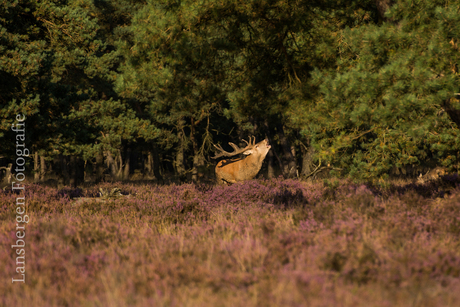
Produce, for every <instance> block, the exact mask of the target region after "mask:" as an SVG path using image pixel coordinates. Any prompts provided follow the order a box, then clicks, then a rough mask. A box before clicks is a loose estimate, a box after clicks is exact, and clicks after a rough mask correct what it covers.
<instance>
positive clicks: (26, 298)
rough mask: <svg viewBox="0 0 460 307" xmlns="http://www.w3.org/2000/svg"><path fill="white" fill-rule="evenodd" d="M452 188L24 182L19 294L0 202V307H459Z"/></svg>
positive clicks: (459, 192) (458, 205)
mask: <svg viewBox="0 0 460 307" xmlns="http://www.w3.org/2000/svg"><path fill="white" fill-rule="evenodd" d="M459 182H460V180H459V179H458V177H457V176H450V177H449V176H445V177H443V179H442V180H439V181H437V182H431V183H426V184H424V185H416V184H407V185H399V186H397V185H389V184H388V185H386V186H385V187H382V186H372V185H364V184H363V185H360V184H354V183H352V182H349V181H344V180H330V181H321V182H316V183H305V182H300V181H296V180H281V179H273V180H266V181H248V182H245V183H243V184H235V185H232V186H229V187H221V186H212V185H194V184H182V185H165V186H157V185H151V184H144V185H140V184H137V185H133V184H104V185H100V186H94V187H91V188H88V189H83V190H81V189H70V188H65V189H53V188H48V187H44V186H39V185H32V184H31V185H27V186H26V190H25V196H26V203H27V212H26V213H27V214H28V215H29V217H30V222H29V223H28V224H27V226H26V235H25V238H24V241H25V243H26V248H25V263H26V266H25V267H26V283H24V284H23V283H13V284H12V282H11V280H12V277H14V276H18V274H17V273H16V272H15V270H16V267H17V265H16V256H17V255H16V253H15V249H14V248H11V245H13V244H15V242H16V240H17V238H16V226H17V225H16V216H17V213H16V211H15V208H16V206H15V203H16V197H17V196H18V195H17V194H15V193H13V192H12V191H2V192H0V208H1V212H0V219H1V224H0V225H1V232H0V240H1V242H2V245H3V247H4V248H3V249H2V250H1V251H0V262H1V263H2V272H1V275H2V276H3V282H2V283H0V305H2V306H460V236H459V235H460V188H459ZM100 187H102V188H104V189H109V190H110V189H112V188H114V187H118V188H120V189H121V192H122V194H123V195H124V196H121V197H118V198H115V199H107V200H102V199H101V198H91V197H96V196H97V194H98V190H99V188H100ZM128 194H129V195H128ZM80 197H85V198H80Z"/></svg>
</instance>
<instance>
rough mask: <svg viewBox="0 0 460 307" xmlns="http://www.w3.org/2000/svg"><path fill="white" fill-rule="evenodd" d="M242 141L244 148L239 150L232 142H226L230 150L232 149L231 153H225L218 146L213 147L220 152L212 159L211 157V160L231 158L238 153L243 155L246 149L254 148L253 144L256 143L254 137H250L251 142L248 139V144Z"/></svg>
mask: <svg viewBox="0 0 460 307" xmlns="http://www.w3.org/2000/svg"><path fill="white" fill-rule="evenodd" d="M242 141H244V142H245V143H246V147H244V148H239V147H238V146H237V145H235V144H234V143H232V142H228V144H229V145H230V146H232V148H233V149H234V151H233V152H228V151H225V150H224V149H223V148H222V146H220V145H214V147H216V148H217V150H218V151H220V153H217V154H216V155H215V156H214V157H212V159H217V158H220V157H233V156H235V155H238V154H240V153H243V152H245V151H246V150H248V149H252V148H253V147H254V146H255V143H256V137H255V136H253V137H252V140H251V137H249V142H248V141H246V140H245V139H242Z"/></svg>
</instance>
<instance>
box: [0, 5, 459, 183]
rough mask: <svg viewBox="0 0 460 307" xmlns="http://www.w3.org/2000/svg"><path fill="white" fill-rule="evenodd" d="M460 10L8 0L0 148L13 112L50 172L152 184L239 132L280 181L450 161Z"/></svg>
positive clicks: (204, 157) (185, 173)
mask: <svg viewBox="0 0 460 307" xmlns="http://www.w3.org/2000/svg"><path fill="white" fill-rule="evenodd" d="M459 11H460V8H459V6H458V2H456V1H440V0H436V1H431V0H430V1H428V0H418V1H409V0H395V1H385V0H354V1H302V0H296V1H282V0H259V1H256V0H253V1H241V0H224V1H192V0H184V1H171V0H163V1H136V0H117V1H104V0H101V1H89V0H68V1H54V0H44V1H38V0H17V1H4V2H2V3H1V4H0V80H1V82H0V104H1V109H0V139H1V141H0V142H1V144H2V146H1V148H0V156H1V157H3V159H6V160H8V159H13V158H14V148H15V143H14V140H13V137H14V136H13V133H12V131H11V130H10V127H11V124H12V123H14V119H15V117H16V114H25V115H26V117H27V119H26V125H27V140H26V142H27V144H28V146H29V147H30V149H31V150H32V151H33V152H34V153H35V152H37V153H39V155H40V156H42V157H44V158H45V160H46V161H48V162H46V163H48V164H49V166H48V168H51V166H52V164H53V163H55V162H53V161H54V160H53V159H54V158H53V157H57V156H59V157H69V156H73V157H77V158H78V159H81V160H82V161H86V162H88V163H89V164H91V165H93V166H94V167H93V168H94V169H93V171H95V170H96V168H97V167H99V168H100V167H101V165H106V166H107V167H109V168H110V169H111V170H112V171H111V174H112V175H116V176H118V177H119V178H121V177H120V176H121V175H120V174H121V170H122V169H124V172H125V175H124V176H125V177H123V178H126V176H129V175H130V174H133V172H134V171H136V170H138V171H139V172H141V173H145V171H144V170H145V168H147V169H149V171H151V167H152V163H153V164H154V167H155V168H156V169H155V176H156V177H157V179H159V178H158V177H160V176H161V175H160V170H161V172H162V173H163V175H165V174H167V173H175V174H177V175H178V176H179V177H181V178H190V179H193V180H199V177H200V175H202V174H204V173H206V169H208V166H209V168H212V166H211V165H212V162H211V160H209V156H210V155H213V152H212V146H211V145H212V144H213V143H220V144H224V146H225V144H226V143H227V142H229V141H233V142H238V140H239V139H241V138H242V137H247V135H248V134H253V135H256V136H257V138H258V139H261V138H265V137H268V138H269V139H270V142H271V144H272V145H273V150H272V151H271V153H270V155H269V157H268V158H267V159H268V160H269V167H270V168H273V167H274V168H275V169H277V170H278V173H279V174H282V175H284V176H295V175H297V174H300V175H303V176H308V175H309V174H311V171H312V170H313V169H314V168H315V167H318V166H319V165H321V166H328V169H335V170H340V171H341V174H342V175H345V176H351V177H354V178H367V179H374V178H381V177H385V176H387V175H388V174H389V173H390V172H392V171H393V170H394V169H402V168H405V167H407V166H423V167H434V166H436V165H443V166H445V167H447V168H450V169H451V170H456V169H457V168H458V163H459V158H460V157H459V150H460V138H459V126H458V125H459V124H460V106H459V101H458V100H457V98H458V97H459V96H458V95H459V92H460V89H459V78H458V65H459V61H460V56H459V54H460V53H459V43H460V17H459V16H460V14H459V13H460V12H459ZM6 160H5V161H6ZM72 161H73V160H72ZM72 161H70V162H71V163H73V162H72ZM6 162H7V161H6ZM6 162H2V163H6ZM31 163H32V160H31ZM42 163H45V162H42ZM35 164H37V160H35ZM129 166H131V168H129ZM43 167H44V166H43ZM103 171H104V170H103V169H99V171H98V172H99V173H98V176H99V177H100V176H101V174H102V172H103ZM117 174H118V175H117ZM270 174H273V172H272V173H270ZM275 174H276V172H275ZM189 175H190V176H191V177H189ZM99 179H100V178H99Z"/></svg>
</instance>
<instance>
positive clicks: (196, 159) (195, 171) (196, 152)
mask: <svg viewBox="0 0 460 307" xmlns="http://www.w3.org/2000/svg"><path fill="white" fill-rule="evenodd" d="M190 141H191V143H192V149H193V168H192V181H193V182H197V181H198V180H199V179H201V178H202V177H203V173H202V171H201V169H202V168H203V165H204V157H203V156H202V154H201V153H200V148H199V146H198V141H197V139H196V137H195V122H194V119H193V118H192V119H191V125H190Z"/></svg>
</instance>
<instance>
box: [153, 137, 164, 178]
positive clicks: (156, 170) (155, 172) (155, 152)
mask: <svg viewBox="0 0 460 307" xmlns="http://www.w3.org/2000/svg"><path fill="white" fill-rule="evenodd" d="M153 175H154V176H155V178H156V179H157V181H158V182H163V176H161V173H160V154H159V153H158V147H157V146H156V145H154V146H153Z"/></svg>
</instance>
